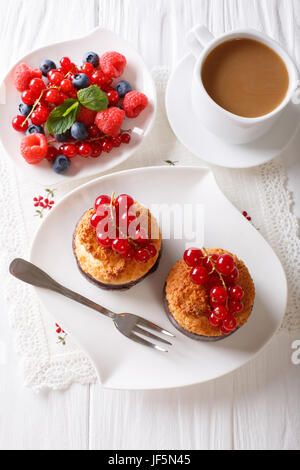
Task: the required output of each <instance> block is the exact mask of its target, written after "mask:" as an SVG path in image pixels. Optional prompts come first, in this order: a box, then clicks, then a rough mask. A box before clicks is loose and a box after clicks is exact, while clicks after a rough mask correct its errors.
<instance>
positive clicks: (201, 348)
mask: <svg viewBox="0 0 300 470" xmlns="http://www.w3.org/2000/svg"><path fill="white" fill-rule="evenodd" d="M112 191H115V192H116V194H120V193H123V192H126V193H129V194H132V195H133V196H134V197H135V198H136V199H137V200H140V201H142V202H143V204H146V205H147V206H148V207H149V206H150V205H151V204H158V203H167V204H173V203H180V204H187V203H193V204H195V203H201V204H204V206H205V227H204V236H205V245H206V246H207V247H222V248H224V249H228V250H230V251H232V252H234V253H236V254H237V255H238V256H239V257H241V258H242V259H243V260H244V261H245V263H246V264H247V266H248V268H249V270H250V273H251V275H252V277H253V279H254V282H255V285H256V290H257V294H256V300H255V306H254V310H253V313H252V315H251V317H250V319H249V322H248V323H247V325H245V326H244V327H243V328H241V329H240V330H239V331H237V332H236V333H235V334H233V335H232V336H230V337H228V338H227V339H224V340H222V341H219V342H217V343H205V342H197V341H194V340H192V339H189V338H188V337H186V336H185V335H182V334H181V333H180V332H178V331H177V330H175V329H174V328H173V326H172V325H171V324H170V323H169V320H168V319H167V317H166V314H165V312H164V308H163V304H162V291H163V286H164V282H165V279H166V276H167V274H168V272H169V270H170V268H171V267H172V265H173V264H174V263H175V262H176V261H177V260H178V259H180V258H181V257H182V255H183V252H184V249H185V240H173V239H171V240H164V242H163V245H164V246H163V254H162V258H161V261H160V265H159V268H158V270H157V271H156V272H155V273H154V274H152V275H151V276H149V277H148V278H146V280H145V281H143V282H142V283H140V284H138V285H137V286H135V287H133V288H132V289H130V290H128V291H124V292H120V291H119V292H111V291H109V292H108V291H103V290H101V289H99V288H97V287H96V286H94V285H93V284H91V283H89V282H88V281H87V280H86V279H85V278H84V277H83V276H82V275H81V274H80V272H79V271H78V268H77V265H76V261H75V259H74V256H73V252H72V235H73V231H74V228H75V225H76V223H77V221H78V219H79V218H80V217H81V215H82V214H83V213H84V212H85V210H86V209H87V208H89V207H91V206H92V204H93V201H94V199H95V198H96V197H97V196H98V195H99V194H101V193H104V194H105V193H106V194H111V193H112ZM30 258H31V261H32V262H33V263H36V264H37V265H38V266H40V267H41V268H43V269H45V270H46V271H47V272H48V273H49V274H50V275H51V276H53V277H54V278H55V279H56V280H57V281H59V282H61V283H62V284H64V285H66V286H67V287H69V288H71V289H73V290H75V291H77V292H79V293H80V294H83V295H85V296H86V297H89V298H91V299H92V300H94V301H96V302H99V303H101V304H102V305H104V306H105V307H108V308H110V309H111V310H113V311H115V312H119V313H120V312H123V311H127V312H131V313H136V314H139V315H142V316H144V317H145V318H148V319H150V320H152V321H154V322H156V323H158V324H159V325H162V326H164V327H165V328H167V329H169V330H170V331H172V332H174V333H175V334H176V338H175V339H174V342H173V343H174V344H173V346H172V347H171V348H170V351H169V353H168V354H164V353H158V352H156V351H152V350H150V349H148V348H145V347H144V346H140V345H137V344H136V343H133V342H131V341H130V340H128V339H127V338H125V337H123V336H122V335H121V334H120V333H119V332H118V331H117V330H116V329H115V327H114V325H113V323H112V322H111V321H110V320H108V319H107V318H105V317H103V316H101V315H100V314H98V313H96V312H95V311H93V310H89V309H88V308H86V307H83V306H81V305H79V304H77V303H75V302H72V301H71V300H68V299H65V298H64V297H60V296H59V295H58V294H55V293H52V292H49V291H47V290H44V289H36V290H37V293H38V296H39V298H40V300H41V302H42V303H43V305H44V306H45V307H46V308H47V310H48V311H49V312H50V313H51V314H52V315H53V318H54V319H55V320H56V321H57V322H58V323H59V324H60V325H62V326H63V328H64V330H66V331H67V332H68V333H70V334H71V336H72V338H73V339H74V340H76V341H77V342H78V344H80V345H81V347H82V348H83V349H84V350H85V351H86V352H87V353H88V354H89V356H90V357H91V359H92V360H93V362H94V363H95V366H96V368H97V370H98V373H99V376H100V377H101V381H102V384H103V386H104V387H106V388H115V389H162V388H171V387H181V386H185V385H191V384H195V383H200V382H205V381H207V380H210V379H214V378H216V377H219V376H221V375H223V374H226V373H228V372H230V371H233V370H234V369H236V368H237V367H240V366H241V365H243V364H245V363H246V362H247V361H249V360H250V359H251V358H252V357H253V356H254V355H255V354H256V353H257V352H258V351H259V350H260V349H261V348H262V347H263V346H264V345H265V344H266V343H267V341H268V340H269V339H270V338H271V336H272V335H273V334H274V332H275V331H276V330H277V328H278V327H279V325H280V323H281V320H282V317H283V315H284V312H285V307H286V299H287V286H286V278H285V274H284V271H283V269H282V267H281V264H280V262H279V260H278V258H277V257H276V256H275V254H274V252H273V251H272V249H271V248H270V246H269V245H268V244H267V243H266V241H265V240H264V239H263V238H262V236H261V235H260V234H259V233H258V232H257V230H256V229H255V228H253V226H252V225H251V224H250V223H249V222H248V221H247V220H246V219H245V218H244V217H243V216H242V215H241V214H240V213H239V212H238V211H237V210H236V209H235V208H234V207H233V206H232V205H231V203H230V202H229V201H228V200H227V199H226V198H225V197H224V195H223V194H222V193H221V191H220V190H219V188H218V187H217V185H216V182H215V179H214V177H213V174H212V173H211V172H210V171H209V170H206V169H202V168H199V167H181V168H179V167H176V168H169V167H153V168H145V169H137V170H131V171H124V172H120V173H116V174H113V175H108V176H105V177H102V178H99V179H97V180H94V181H92V182H90V183H88V184H86V185H84V186H81V187H80V188H78V189H76V190H75V191H73V192H72V193H70V194H69V195H68V196H66V197H65V198H64V199H63V200H62V201H61V202H60V203H59V204H58V205H57V206H56V207H55V209H53V211H52V212H51V213H50V214H49V215H48V216H47V218H46V219H45V221H44V222H43V224H42V225H41V227H40V229H39V231H38V233H37V235H36V237H35V240H34V243H33V247H32V251H31V257H30Z"/></svg>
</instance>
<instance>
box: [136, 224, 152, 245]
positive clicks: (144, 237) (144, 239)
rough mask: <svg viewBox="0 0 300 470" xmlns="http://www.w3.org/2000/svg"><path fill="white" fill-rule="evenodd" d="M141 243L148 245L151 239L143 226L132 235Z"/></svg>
mask: <svg viewBox="0 0 300 470" xmlns="http://www.w3.org/2000/svg"><path fill="white" fill-rule="evenodd" d="M132 238H133V239H134V240H135V242H136V243H138V244H139V245H146V244H147V243H148V241H149V238H148V234H147V232H146V230H144V229H143V228H139V229H137V230H136V231H135V233H134V236H133V237H132Z"/></svg>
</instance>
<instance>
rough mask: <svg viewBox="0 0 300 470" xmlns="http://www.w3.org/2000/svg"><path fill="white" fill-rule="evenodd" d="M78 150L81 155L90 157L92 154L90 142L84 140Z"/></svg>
mask: <svg viewBox="0 0 300 470" xmlns="http://www.w3.org/2000/svg"><path fill="white" fill-rule="evenodd" d="M78 152H79V155H81V156H82V157H84V158H87V157H90V156H91V154H92V147H91V145H90V144H88V143H86V142H83V143H82V144H81V145H80V146H79V147H78Z"/></svg>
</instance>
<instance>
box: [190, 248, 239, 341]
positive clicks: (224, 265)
mask: <svg viewBox="0 0 300 470" xmlns="http://www.w3.org/2000/svg"><path fill="white" fill-rule="evenodd" d="M184 261H185V263H186V264H187V265H188V266H189V267H191V268H192V270H191V273H190V277H191V280H192V281H193V282H194V283H195V284H198V285H203V286H205V287H206V288H207V290H208V291H209V299H210V306H211V308H212V312H211V314H210V316H209V321H210V323H211V325H212V326H216V327H219V329H220V332H221V333H223V334H224V335H228V334H230V333H232V332H233V331H234V330H235V329H236V327H237V320H236V317H235V316H234V315H235V314H237V313H241V312H242V311H243V309H244V304H243V302H242V299H243V297H244V290H243V289H242V287H241V286H238V285H237V284H236V281H237V280H238V277H239V271H238V269H237V267H236V265H235V261H234V258H233V257H232V256H231V255H229V254H224V255H220V256H219V255H217V254H212V255H210V254H209V253H208V252H207V251H206V250H205V248H203V249H202V250H200V249H198V248H190V249H188V250H186V251H185V253H184Z"/></svg>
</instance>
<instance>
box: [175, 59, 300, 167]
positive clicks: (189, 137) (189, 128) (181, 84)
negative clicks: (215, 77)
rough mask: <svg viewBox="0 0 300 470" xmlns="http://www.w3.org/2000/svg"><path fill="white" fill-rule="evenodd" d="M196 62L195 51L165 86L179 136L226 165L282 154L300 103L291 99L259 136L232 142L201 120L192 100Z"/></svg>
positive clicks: (246, 164)
mask: <svg viewBox="0 0 300 470" xmlns="http://www.w3.org/2000/svg"><path fill="white" fill-rule="evenodd" d="M194 65H195V59H194V57H193V56H192V54H188V55H187V56H186V57H184V58H183V59H182V60H181V61H180V62H179V63H178V64H177V66H176V67H175V69H174V71H173V72H172V74H171V77H170V79H169V82H168V86H167V90H166V110H167V115H168V119H169V123H170V125H171V127H172V129H173V131H174V133H175V134H176V137H177V138H178V139H179V140H180V141H181V142H182V144H183V145H185V146H186V147H187V148H188V149H189V150H190V151H191V152H192V153H194V154H195V155H196V156H197V157H198V158H200V159H201V160H205V161H207V162H208V163H211V164H213V165H218V166H223V167H227V168H250V167H254V166H257V165H261V164H263V163H266V162H268V161H270V160H272V159H273V158H275V157H277V156H278V155H280V154H281V153H282V152H283V150H284V149H285V148H286V147H287V145H288V144H289V142H290V141H291V140H292V138H293V137H294V136H295V134H296V133H297V131H298V129H299V124H300V106H299V105H296V104H293V103H290V104H289V105H288V106H287V108H286V110H285V111H284V114H283V115H282V116H281V117H280V119H279V120H278V122H276V124H275V125H274V126H273V127H272V129H271V130H270V131H269V132H268V133H267V134H266V135H264V136H263V137H261V138H260V139H258V140H256V141H254V142H251V143H249V144H243V145H233V144H229V143H227V142H225V141H223V140H221V139H219V138H218V137H217V136H215V135H213V134H212V133H211V132H209V131H208V130H207V129H205V127H203V125H202V124H201V123H200V122H199V120H198V118H197V116H196V115H195V113H194V111H193V107H192V103H191V93H190V89H191V86H190V85H191V81H192V73H193V68H194Z"/></svg>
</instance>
